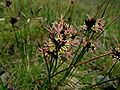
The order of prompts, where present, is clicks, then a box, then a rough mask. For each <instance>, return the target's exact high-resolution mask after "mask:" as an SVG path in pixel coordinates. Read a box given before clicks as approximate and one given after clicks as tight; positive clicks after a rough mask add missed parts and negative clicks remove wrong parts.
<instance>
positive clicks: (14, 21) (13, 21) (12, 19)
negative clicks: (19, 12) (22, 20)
mask: <svg viewBox="0 0 120 90" xmlns="http://www.w3.org/2000/svg"><path fill="white" fill-rule="evenodd" d="M16 22H17V18H15V17H12V18H11V19H10V23H11V24H12V25H14V24H15V23H16Z"/></svg>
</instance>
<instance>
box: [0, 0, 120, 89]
mask: <svg viewBox="0 0 120 90" xmlns="http://www.w3.org/2000/svg"><path fill="white" fill-rule="evenodd" d="M103 1H104V0H90V1H88V0H75V2H74V3H73V4H71V3H70V0H35V1H34V0H12V4H11V5H10V7H6V6H5V0H1V1H0V19H5V20H0V74H1V71H2V70H3V71H5V72H8V73H9V74H10V75H9V79H8V80H7V82H8V84H7V85H8V86H10V88H15V90H47V89H49V90H51V89H50V88H52V90H57V89H58V90H75V89H77V90H82V89H85V90H86V88H88V87H90V86H92V85H95V84H96V82H95V79H96V77H97V76H98V75H104V76H105V75H106V73H107V72H108V71H109V70H110V68H111V67H112V66H113V63H114V61H115V60H113V58H111V57H112V56H105V57H102V58H99V59H97V60H96V61H93V62H89V63H87V64H83V65H79V66H78V67H76V68H75V69H74V68H73V70H75V72H73V74H71V71H72V69H68V70H67V71H64V72H62V73H60V74H57V75H56V76H55V77H53V78H52V79H51V82H52V85H51V84H50V82H48V77H47V74H48V73H47V68H46V64H45V61H44V58H43V55H42V54H40V53H39V50H38V48H39V47H41V46H42V42H43V41H44V40H45V39H48V37H49V33H48V31H47V30H46V27H48V26H49V25H50V26H52V23H53V22H54V21H57V20H58V19H59V18H60V17H61V15H63V16H65V20H66V21H67V23H69V24H70V25H73V26H74V27H75V28H77V30H78V31H80V29H79V27H80V26H81V25H83V24H84V20H85V19H86V18H87V15H90V16H94V15H95V14H96V12H97V10H98V9H99V7H100V5H101V4H102V2H103ZM107 1H109V5H108V7H107V10H106V12H105V14H104V16H103V18H104V20H105V21H106V26H107V25H108V24H109V23H111V22H112V21H113V19H114V18H115V17H117V16H118V15H119V14H120V10H119V7H120V1H119V0H107ZM105 5H107V3H105V4H104V6H103V7H102V9H101V10H100V13H99V14H98V15H97V17H96V18H99V17H101V15H102V13H103V12H104V10H105V8H106V7H105ZM86 14H87V15H86ZM12 17H19V18H18V20H17V22H16V23H15V26H13V25H12V24H11V23H10V19H11V18H12ZM68 18H70V20H68ZM29 20H30V21H29ZM119 26H120V17H118V18H117V19H116V20H115V21H114V23H113V24H112V25H110V26H109V27H108V28H107V29H106V31H105V32H104V33H103V34H102V35H101V36H100V37H99V38H98V39H97V42H96V45H97V49H96V53H89V52H87V53H85V55H84V50H83V52H81V53H79V54H78V56H77V57H76V58H77V59H78V61H77V62H78V63H79V62H82V61H85V60H89V59H91V58H93V57H96V56H99V55H101V54H104V53H106V51H109V50H110V49H111V48H112V47H113V46H117V45H118V44H119V42H120V35H119V34H120V30H119V29H120V27H119ZM81 35H82V34H81V32H80V35H79V36H81ZM75 49H76V48H75ZM73 51H74V50H73ZM85 52H86V51H85ZM82 55H84V57H82ZM76 58H75V59H76ZM81 58H82V59H81ZM62 60H64V59H62ZM69 63H70V62H69V61H68V60H67V61H65V63H64V64H63V65H61V67H60V68H59V69H58V71H60V70H63V69H64V68H66V67H68V66H69ZM51 68H52V67H51ZM53 68H55V66H53ZM69 71H70V72H69ZM66 72H67V73H66ZM119 74H120V71H119V63H117V65H116V66H115V67H114V68H113V69H112V71H111V73H109V75H108V76H109V77H110V78H111V79H113V78H117V77H119ZM1 75H2V74H1ZM64 75H65V77H64ZM62 76H63V80H62ZM68 78H70V79H68ZM64 80H65V81H64ZM61 82H64V83H61ZM113 82H114V83H115V85H116V87H117V88H118V90H119V85H118V82H119V79H117V80H115V81H113ZM7 85H6V86H4V85H3V83H2V81H1V80H0V90H7ZM47 85H48V87H49V85H51V86H50V88H48V87H47ZM56 86H58V87H57V88H56ZM70 88H72V89H70ZM97 89H98V90H99V88H98V87H95V88H93V87H92V88H90V89H89V90H97Z"/></svg>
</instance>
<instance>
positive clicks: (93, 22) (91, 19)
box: [85, 17, 96, 29]
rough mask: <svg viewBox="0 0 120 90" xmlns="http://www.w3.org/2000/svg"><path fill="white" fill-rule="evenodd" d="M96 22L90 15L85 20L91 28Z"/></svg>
mask: <svg viewBox="0 0 120 90" xmlns="http://www.w3.org/2000/svg"><path fill="white" fill-rule="evenodd" d="M95 23H96V19H94V18H92V17H88V18H87V19H86V20H85V24H86V26H87V27H88V28H89V29H91V28H92V26H93V25H95Z"/></svg>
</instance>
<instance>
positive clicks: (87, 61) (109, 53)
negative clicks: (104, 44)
mask: <svg viewBox="0 0 120 90" xmlns="http://www.w3.org/2000/svg"><path fill="white" fill-rule="evenodd" d="M111 54H113V52H108V53H106V54H102V55H100V56H97V57H95V58H92V59H90V60H86V61H84V62H80V63H78V64H76V65H71V66H70V67H68V68H66V69H63V70H61V71H59V72H57V73H56V74H54V75H52V76H51V78H53V77H54V76H56V75H57V74H59V73H62V72H64V71H66V70H68V69H70V68H73V67H77V66H79V65H83V64H86V63H89V62H92V61H95V60H97V59H98V58H101V57H104V56H107V55H111Z"/></svg>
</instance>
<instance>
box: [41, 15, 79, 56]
mask: <svg viewBox="0 0 120 90" xmlns="http://www.w3.org/2000/svg"><path fill="white" fill-rule="evenodd" d="M47 30H48V31H49V32H50V37H49V40H48V43H47V44H46V46H44V47H43V49H41V50H43V51H44V52H45V53H47V54H52V55H57V54H59V55H63V54H68V52H70V51H68V50H69V48H70V47H71V46H77V45H78V44H79V42H78V40H77V34H78V32H77V31H76V29H75V28H74V27H73V26H71V25H69V24H67V23H66V22H65V21H64V18H63V17H61V19H60V20H59V21H58V22H54V23H53V24H52V27H49V28H47ZM46 47H47V48H46ZM53 53H54V54H53Z"/></svg>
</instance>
